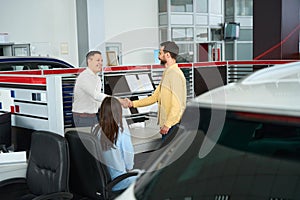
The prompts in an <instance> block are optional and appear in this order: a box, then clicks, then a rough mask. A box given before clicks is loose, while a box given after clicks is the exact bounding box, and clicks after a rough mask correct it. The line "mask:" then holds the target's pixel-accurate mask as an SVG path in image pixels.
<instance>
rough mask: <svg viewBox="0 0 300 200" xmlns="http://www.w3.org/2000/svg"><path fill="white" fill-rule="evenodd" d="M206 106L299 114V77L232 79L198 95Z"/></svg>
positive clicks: (202, 104)
mask: <svg viewBox="0 0 300 200" xmlns="http://www.w3.org/2000/svg"><path fill="white" fill-rule="evenodd" d="M192 103H198V104H201V106H205V107H216V108H226V109H232V110H239V111H247V112H259V113H270V114H285V115H290V116H300V81H280V82H275V83H274V82H266V83H258V84H245V83H242V82H241V83H232V84H228V85H226V86H223V87H219V88H216V89H214V90H211V91H209V92H206V93H204V94H202V95H200V96H198V97H196V98H195V99H194V100H193V102H192Z"/></svg>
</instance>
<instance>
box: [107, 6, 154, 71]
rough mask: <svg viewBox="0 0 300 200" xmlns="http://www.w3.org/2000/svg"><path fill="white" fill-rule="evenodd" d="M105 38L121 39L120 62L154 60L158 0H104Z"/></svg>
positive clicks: (110, 39)
mask: <svg viewBox="0 0 300 200" xmlns="http://www.w3.org/2000/svg"><path fill="white" fill-rule="evenodd" d="M104 12H105V14H104V16H105V38H106V41H105V42H121V43H122V50H123V53H122V57H123V65H130V64H153V63H154V52H153V50H154V49H158V48H159V39H158V1H157V0H126V1H124V0H105V9H104Z"/></svg>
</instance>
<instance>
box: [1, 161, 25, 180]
mask: <svg viewBox="0 0 300 200" xmlns="http://www.w3.org/2000/svg"><path fill="white" fill-rule="evenodd" d="M26 171H27V162H20V163H9V164H0V181H3V180H6V179H10V178H25V177H26Z"/></svg>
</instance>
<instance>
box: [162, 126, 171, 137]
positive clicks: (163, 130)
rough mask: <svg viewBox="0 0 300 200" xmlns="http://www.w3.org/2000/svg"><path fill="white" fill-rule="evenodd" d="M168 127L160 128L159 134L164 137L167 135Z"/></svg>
mask: <svg viewBox="0 0 300 200" xmlns="http://www.w3.org/2000/svg"><path fill="white" fill-rule="evenodd" d="M169 129H170V128H169V127H166V126H165V125H164V126H163V127H161V128H160V134H162V135H165V134H167V133H168V131H169Z"/></svg>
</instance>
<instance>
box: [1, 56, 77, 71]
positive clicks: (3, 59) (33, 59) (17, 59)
mask: <svg viewBox="0 0 300 200" xmlns="http://www.w3.org/2000/svg"><path fill="white" fill-rule="evenodd" d="M6 62H8V63H9V62H50V63H59V64H62V65H65V66H67V67H70V68H74V66H72V65H71V64H69V63H67V62H65V61H63V60H60V59H57V58H50V57H40V56H0V63H6Z"/></svg>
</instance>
